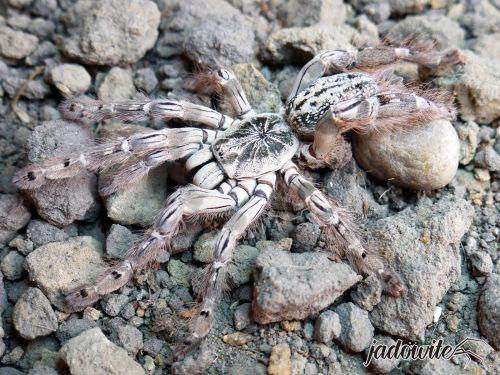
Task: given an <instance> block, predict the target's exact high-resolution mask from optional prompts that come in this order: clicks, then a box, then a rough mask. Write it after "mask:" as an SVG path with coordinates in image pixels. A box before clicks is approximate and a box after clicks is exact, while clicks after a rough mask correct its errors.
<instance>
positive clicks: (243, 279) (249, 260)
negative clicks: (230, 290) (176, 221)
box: [193, 232, 259, 287]
mask: <svg viewBox="0 0 500 375" xmlns="http://www.w3.org/2000/svg"><path fill="white" fill-rule="evenodd" d="M216 236H217V232H210V233H206V234H203V235H202V236H200V238H199V239H198V240H197V241H196V243H195V245H194V254H193V257H194V259H195V260H197V261H198V262H203V263H210V262H212V261H213V253H212V252H213V248H214V246H215V238H216ZM258 255H259V250H258V249H256V248H255V247H252V246H247V245H238V246H237V247H236V250H235V251H234V256H233V260H232V262H231V263H230V264H229V266H228V274H229V277H230V279H231V281H232V283H233V285H234V286H235V287H238V286H240V285H242V284H245V283H247V282H249V281H250V278H251V276H252V269H253V265H254V262H255V259H256V258H257V256H258Z"/></svg>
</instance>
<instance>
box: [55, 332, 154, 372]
mask: <svg viewBox="0 0 500 375" xmlns="http://www.w3.org/2000/svg"><path fill="white" fill-rule="evenodd" d="M59 354H60V356H61V359H62V360H63V361H64V362H65V363H66V364H67V365H68V367H69V370H70V371H71V373H72V374H73V375H88V374H95V375H122V374H127V375H145V371H144V369H143V368H142V367H141V366H140V365H139V364H138V363H137V362H135V361H134V360H133V359H132V358H130V356H129V355H128V354H127V352H126V351H125V350H124V349H122V348H120V347H119V346H117V345H115V344H113V343H112V342H111V341H109V340H108V339H107V338H106V336H104V335H103V333H102V332H101V330H100V329H99V328H97V327H96V328H92V329H89V330H87V331H85V332H83V333H81V334H80V335H78V336H77V337H74V338H72V339H71V340H69V341H68V342H66V343H65V344H64V345H63V347H62V348H61V350H60V351H59Z"/></svg>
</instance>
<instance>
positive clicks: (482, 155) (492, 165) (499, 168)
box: [474, 146, 500, 172]
mask: <svg viewBox="0 0 500 375" xmlns="http://www.w3.org/2000/svg"><path fill="white" fill-rule="evenodd" d="M474 163H475V164H477V165H478V166H480V167H482V168H486V169H487V170H489V171H490V172H500V154H499V153H498V152H496V151H495V149H494V148H493V147H491V146H488V147H486V148H484V149H482V150H480V151H479V152H478V153H477V154H476V156H475V158H474Z"/></svg>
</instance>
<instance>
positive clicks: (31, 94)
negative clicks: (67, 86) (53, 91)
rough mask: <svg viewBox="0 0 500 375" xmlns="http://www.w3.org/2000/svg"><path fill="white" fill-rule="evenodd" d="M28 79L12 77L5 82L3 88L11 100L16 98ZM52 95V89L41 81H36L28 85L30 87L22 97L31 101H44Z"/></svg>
mask: <svg viewBox="0 0 500 375" xmlns="http://www.w3.org/2000/svg"><path fill="white" fill-rule="evenodd" d="M26 78H27V77H18V76H10V77H7V78H5V79H4V80H3V83H2V85H3V88H4V89H5V92H6V93H7V95H9V96H10V97H11V98H14V97H15V96H16V93H17V92H18V91H19V89H20V88H21V86H22V85H24V84H25V83H26ZM49 94H50V87H49V86H48V85H47V84H46V83H45V82H44V81H43V80H41V79H34V80H32V81H30V82H29V83H28V87H26V90H24V92H23V93H22V95H21V97H22V98H26V99H29V100H39V99H44V98H45V97H46V96H47V95H49Z"/></svg>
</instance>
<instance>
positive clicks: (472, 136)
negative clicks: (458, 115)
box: [456, 121, 479, 165]
mask: <svg viewBox="0 0 500 375" xmlns="http://www.w3.org/2000/svg"><path fill="white" fill-rule="evenodd" d="M456 129H457V133H458V138H460V163H461V164H463V165H467V164H469V163H470V162H471V161H472V159H474V154H475V153H476V149H477V146H478V145H479V139H478V133H479V126H478V125H477V124H476V123H475V122H474V121H467V122H465V123H463V124H459V125H457V127H456Z"/></svg>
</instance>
